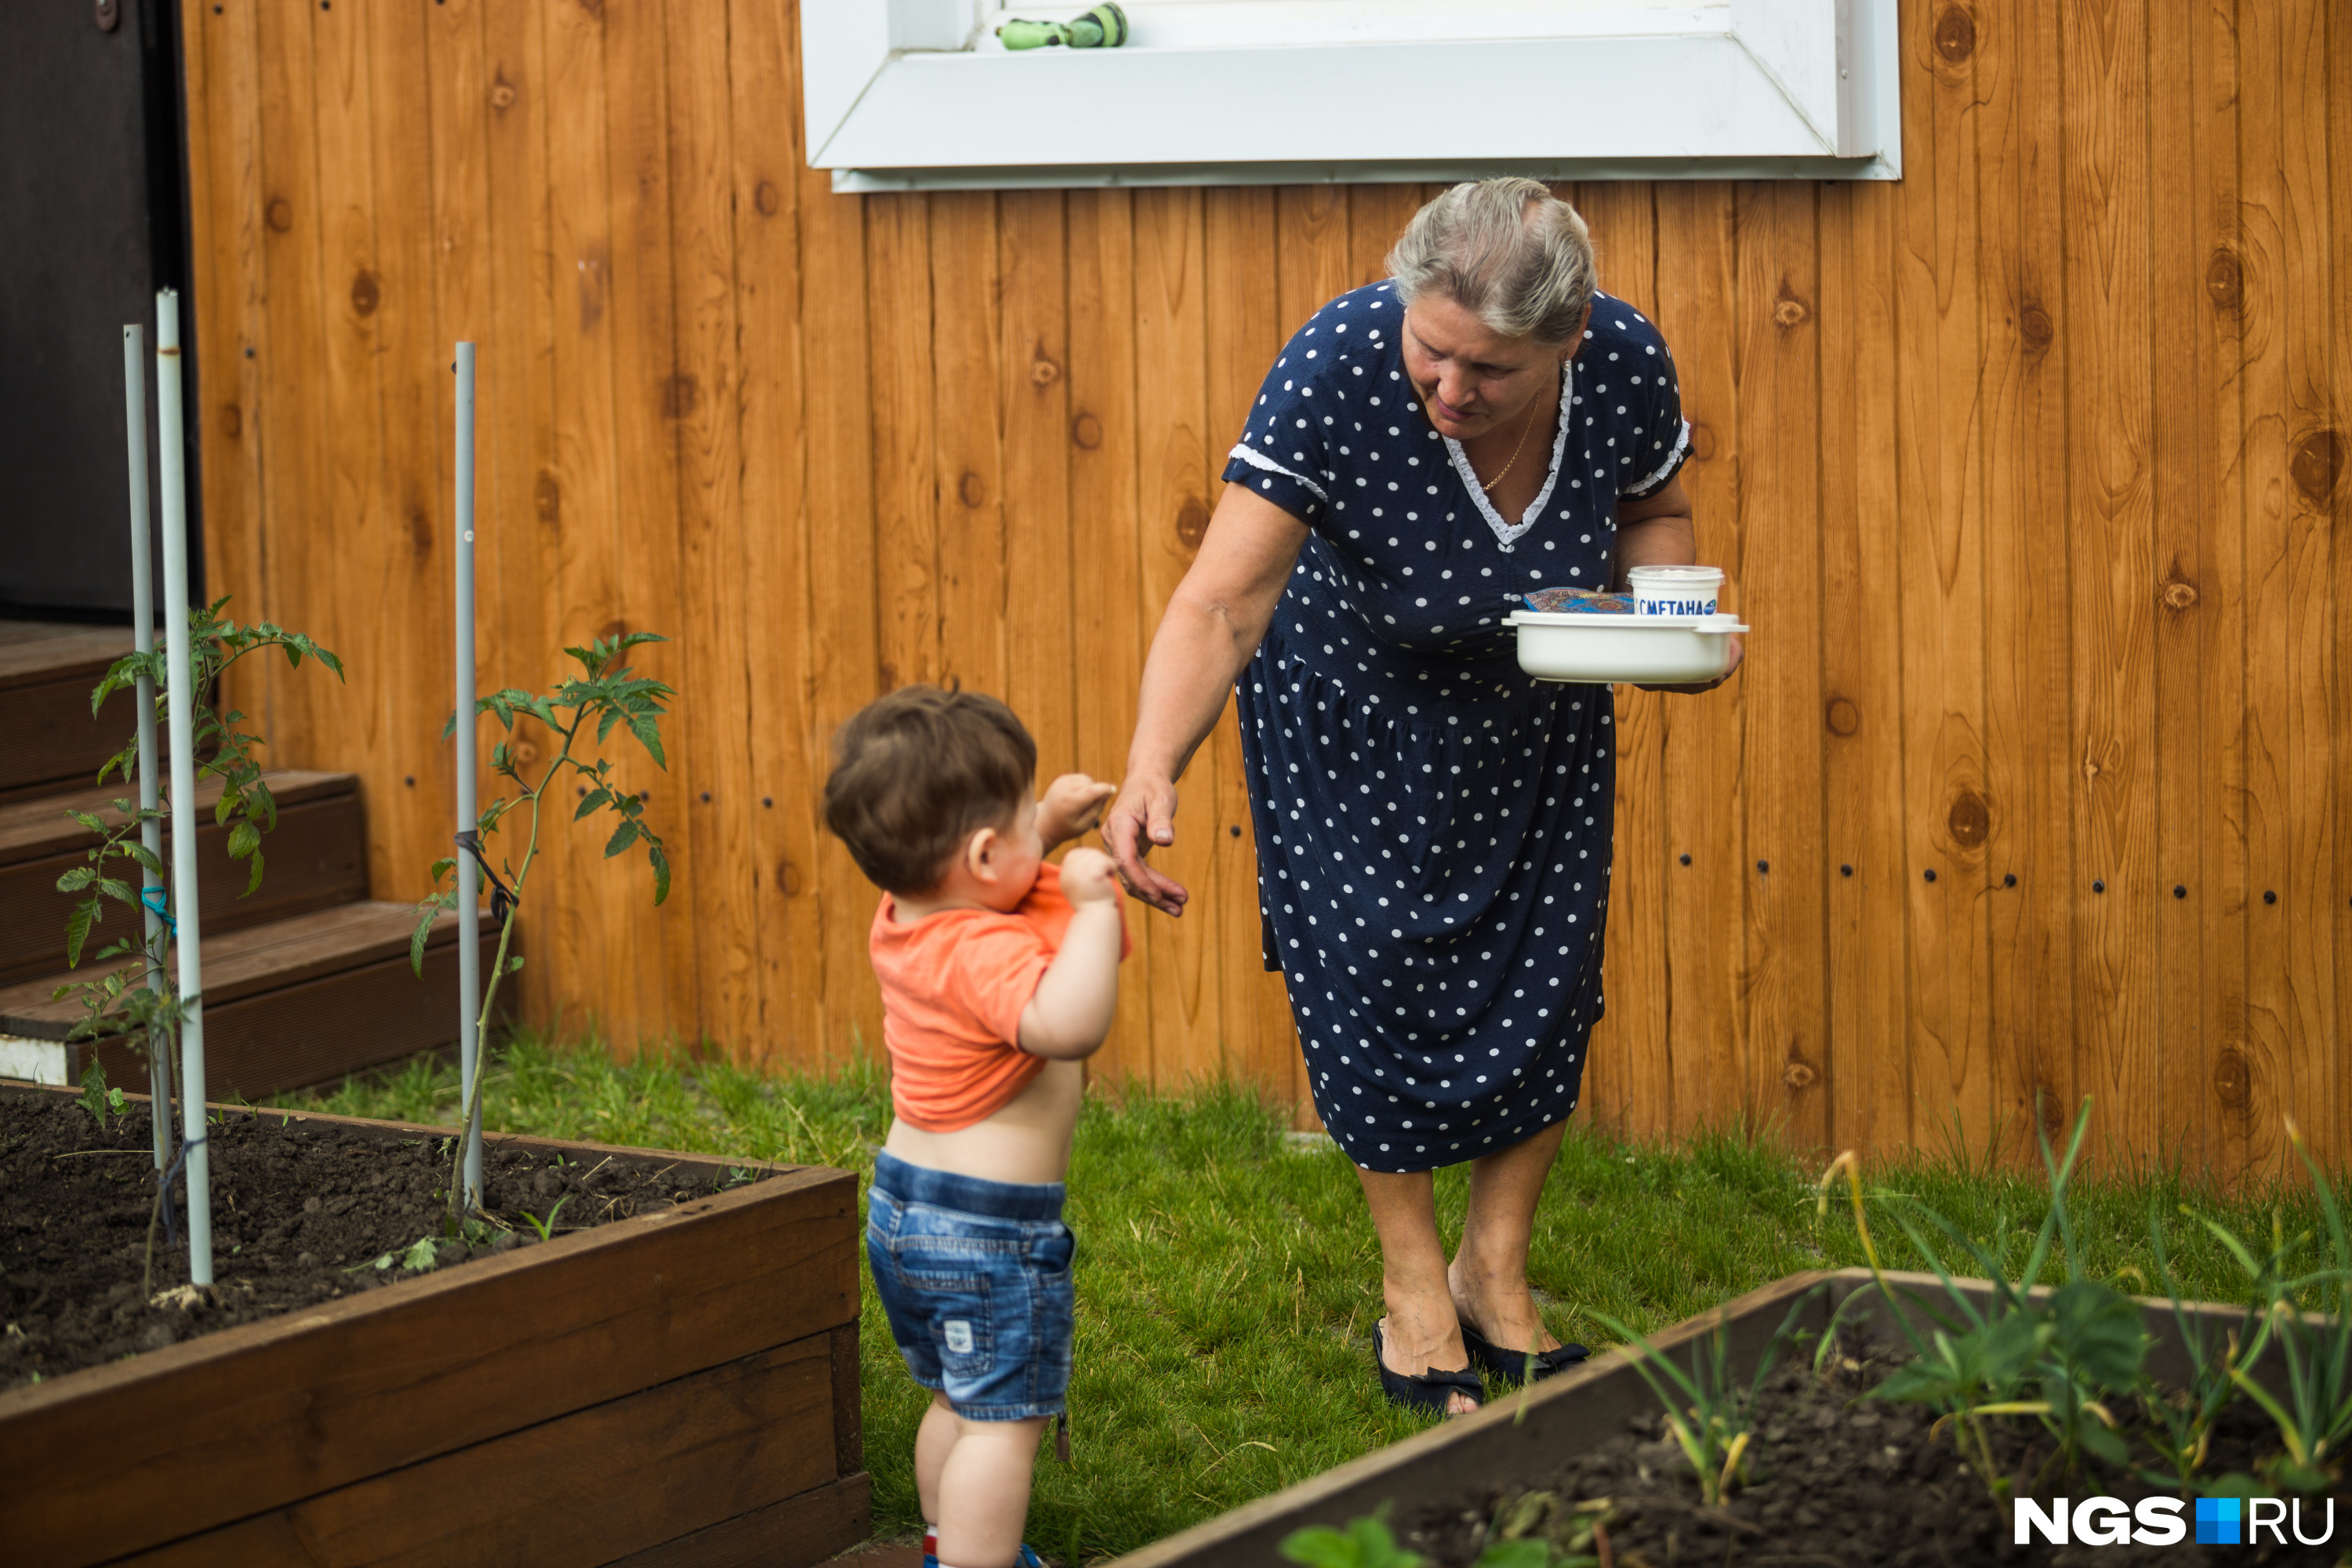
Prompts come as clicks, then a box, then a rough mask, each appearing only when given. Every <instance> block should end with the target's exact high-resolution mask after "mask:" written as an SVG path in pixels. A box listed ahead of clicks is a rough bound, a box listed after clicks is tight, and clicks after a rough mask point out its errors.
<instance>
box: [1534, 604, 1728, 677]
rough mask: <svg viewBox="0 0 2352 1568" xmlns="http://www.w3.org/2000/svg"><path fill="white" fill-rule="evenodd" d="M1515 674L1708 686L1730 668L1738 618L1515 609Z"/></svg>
mask: <svg viewBox="0 0 2352 1568" xmlns="http://www.w3.org/2000/svg"><path fill="white" fill-rule="evenodd" d="M1504 625H1506V626H1516V627H1517V628H1518V638H1519V668H1521V669H1524V670H1526V671H1527V672H1528V674H1529V675H1532V676H1534V677H1535V678H1536V679H1538V680H1567V681H1577V682H1580V683H1582V684H1585V685H1588V686H1601V685H1607V684H1609V683H1610V682H1612V681H1619V680H1626V681H1639V682H1641V683H1642V684H1643V685H1648V686H1680V685H1684V684H1686V683H1689V682H1694V681H1702V680H1713V679H1716V678H1717V676H1719V675H1721V674H1722V673H1723V672H1724V671H1725V670H1726V669H1727V668H1730V666H1731V638H1732V635H1733V634H1734V633H1736V632H1745V631H1747V630H1748V628H1747V627H1746V626H1742V625H1740V622H1739V617H1738V616H1728V615H1720V614H1718V615H1713V616H1603V615H1583V614H1578V615H1545V614H1542V613H1541V612H1539V611H1535V610H1517V611H1514V612H1513V613H1512V614H1510V615H1509V616H1505V617H1504Z"/></svg>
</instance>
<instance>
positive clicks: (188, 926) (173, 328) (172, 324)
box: [142, 289, 213, 1286]
mask: <svg viewBox="0 0 2352 1568" xmlns="http://www.w3.org/2000/svg"><path fill="white" fill-rule="evenodd" d="M155 403H156V415H157V424H158V426H159V429H158V431H157V441H158V444H159V446H160V447H161V448H162V450H161V453H160V456H161V457H162V458H163V468H162V477H163V604H164V609H165V613H164V616H163V627H164V647H165V648H166V650H167V652H168V656H169V658H170V659H171V679H170V680H169V681H168V683H167V684H166V686H165V689H164V694H163V695H164V700H165V705H166V708H167V710H168V711H169V715H170V720H171V726H172V752H171V764H172V910H173V920H174V921H176V923H177V925H178V927H179V931H178V936H179V942H178V952H179V959H180V975H179V979H180V998H181V1004H182V1005H183V1006H184V1008H185V1009H186V1012H185V1015H184V1018H183V1020H182V1022H181V1025H180V1124H181V1137H182V1138H183V1140H184V1153H185V1156H186V1159H187V1163H188V1279H189V1280H190V1281H191V1282H192V1283H194V1284H196V1285H200V1286H209V1285H210V1284H211V1283H212V1282H213V1195H212V1159H211V1155H210V1152H209V1151H208V1150H207V1149H206V1148H205V1003H204V991H205V971H204V961H203V959H202V957H201V956H200V954H199V953H198V952H197V946H198V944H197V941H196V932H197V923H196V832H197V823H196V747H195V740H194V721H195V702H196V693H195V691H194V685H195V680H194V671H195V656H194V648H193V647H191V646H190V645H191V638H190V636H189V630H188V488H187V472H186V467H187V466H186V464H185V462H184V456H185V453H184V447H183V446H182V437H181V431H182V426H183V414H182V410H181V406H180V296H179V291H178V290H177V289H163V291H162V292H160V293H158V294H157V295H156V296H155ZM152 722H153V721H152V719H151V720H150V721H149V723H150V726H151V728H152ZM142 798H143V792H142Z"/></svg>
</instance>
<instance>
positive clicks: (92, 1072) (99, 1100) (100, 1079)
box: [81, 1056, 106, 1127]
mask: <svg viewBox="0 0 2352 1568" xmlns="http://www.w3.org/2000/svg"><path fill="white" fill-rule="evenodd" d="M81 1108H82V1109H83V1110H87V1111H89V1119H90V1120H91V1121H95V1122H97V1123H98V1124H99V1125H100V1127H103V1126H105V1125H106V1068H103V1067H101V1066H100V1065H99V1060H98V1058H96V1057H95V1056H93V1057H91V1058H89V1067H88V1068H84V1069H83V1070H82V1075H81Z"/></svg>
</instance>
